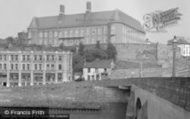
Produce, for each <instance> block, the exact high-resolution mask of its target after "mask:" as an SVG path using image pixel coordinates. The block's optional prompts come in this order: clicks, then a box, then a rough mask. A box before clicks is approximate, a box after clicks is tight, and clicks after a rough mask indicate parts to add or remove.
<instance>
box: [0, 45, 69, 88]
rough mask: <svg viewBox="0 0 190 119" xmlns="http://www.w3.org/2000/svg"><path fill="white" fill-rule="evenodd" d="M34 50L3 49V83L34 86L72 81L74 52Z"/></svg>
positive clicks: (0, 60)
mask: <svg viewBox="0 0 190 119" xmlns="http://www.w3.org/2000/svg"><path fill="white" fill-rule="evenodd" d="M34 49H35V50H34ZM34 49H33V50H32V49H30V48H29V47H28V48H26V49H22V50H21V49H20V48H12V49H5V50H4V51H2V50H1V51H0V81H1V82H0V83H1V85H4V86H7V87H17V86H29V85H30V86H33V85H45V84H51V83H62V82H65V81H70V80H72V53H71V52H66V51H59V50H56V49H52V50H51V48H46V49H41V50H39V49H37V48H34Z"/></svg>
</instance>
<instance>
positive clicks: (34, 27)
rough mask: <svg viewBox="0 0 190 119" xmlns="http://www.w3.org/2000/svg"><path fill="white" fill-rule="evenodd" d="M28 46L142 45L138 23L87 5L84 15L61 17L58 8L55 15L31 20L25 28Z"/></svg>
mask: <svg viewBox="0 0 190 119" xmlns="http://www.w3.org/2000/svg"><path fill="white" fill-rule="evenodd" d="M28 38H29V39H30V44H39V45H51V46H59V45H60V44H63V45H64V46H74V45H78V44H79V43H80V42H82V43H83V44H85V45H90V44H95V43H96V42H97V41H99V42H100V43H101V44H105V43H107V42H110V41H111V42H112V43H114V44H124V43H126V44H127V43H144V40H145V32H144V30H143V27H142V26H141V24H140V22H139V21H137V20H135V19H134V18H132V17H130V16H128V15H127V14H125V13H123V12H122V11H120V10H118V9H116V10H111V11H100V12H92V10H91V2H87V5H86V12H85V13H79V14H65V6H63V5H60V13H59V15H56V16H48V17H34V18H33V19H32V21H31V24H30V26H29V27H28Z"/></svg>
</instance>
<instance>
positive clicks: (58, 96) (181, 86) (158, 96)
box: [0, 77, 190, 119]
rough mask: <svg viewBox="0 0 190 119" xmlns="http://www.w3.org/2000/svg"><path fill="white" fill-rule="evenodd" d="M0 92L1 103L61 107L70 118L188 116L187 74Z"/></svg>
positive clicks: (180, 118) (166, 118)
mask: <svg viewBox="0 0 190 119" xmlns="http://www.w3.org/2000/svg"><path fill="white" fill-rule="evenodd" d="M0 95H1V97H0V106H3V107H12V106H16V107H18V106H21V107H39V106H40V107H49V108H51V112H53V111H52V110H54V109H55V108H56V109H57V110H58V109H63V110H62V111H63V112H64V111H65V110H66V112H67V114H68V113H69V114H70V115H71V116H70V119H77V118H78V117H79V116H80V117H81V118H83V119H88V118H91V119H96V118H99V119H118V118H119V119H190V80H189V78H180V77H178V78H163V77H162V78H161V77H156V78H155V77H152V78H131V79H115V80H110V79H106V80H102V81H85V82H73V83H65V84H56V85H47V86H36V87H23V88H12V89H11V88H1V91H0ZM110 102H111V103H110ZM112 107H114V108H112ZM68 110H69V111H68ZM73 110H74V112H73ZM75 111H77V112H78V113H77V112H75ZM86 111H87V112H88V114H86V113H85V114H86V117H84V112H86ZM0 112H1V111H0ZM59 112H60V111H59ZM89 112H90V114H92V115H93V117H90V116H89V115H90V114H89ZM64 113H65V112H64ZM80 113H83V117H82V115H81V114H80Z"/></svg>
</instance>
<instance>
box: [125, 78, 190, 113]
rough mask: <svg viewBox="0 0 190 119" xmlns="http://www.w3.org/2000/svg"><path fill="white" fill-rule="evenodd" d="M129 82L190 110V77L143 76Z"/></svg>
mask: <svg viewBox="0 0 190 119" xmlns="http://www.w3.org/2000/svg"><path fill="white" fill-rule="evenodd" d="M128 82H130V83H132V84H134V85H136V86H138V87H139V88H142V89H144V90H147V91H149V92H151V93H153V94H156V95H157V96H159V97H161V98H164V99H166V100H168V101H170V102H172V103H173V104H176V105H178V106H180V107H182V108H184V109H185V110H187V111H190V78H181V77H178V78H142V79H129V80H128Z"/></svg>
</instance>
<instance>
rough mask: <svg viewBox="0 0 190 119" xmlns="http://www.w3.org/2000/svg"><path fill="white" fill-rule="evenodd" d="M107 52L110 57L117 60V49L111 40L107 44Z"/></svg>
mask: <svg viewBox="0 0 190 119" xmlns="http://www.w3.org/2000/svg"><path fill="white" fill-rule="evenodd" d="M106 53H107V55H108V59H114V60H116V55H117V50H116V48H115V46H114V45H113V44H112V43H111V42H109V43H108V44H107V49H106Z"/></svg>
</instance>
